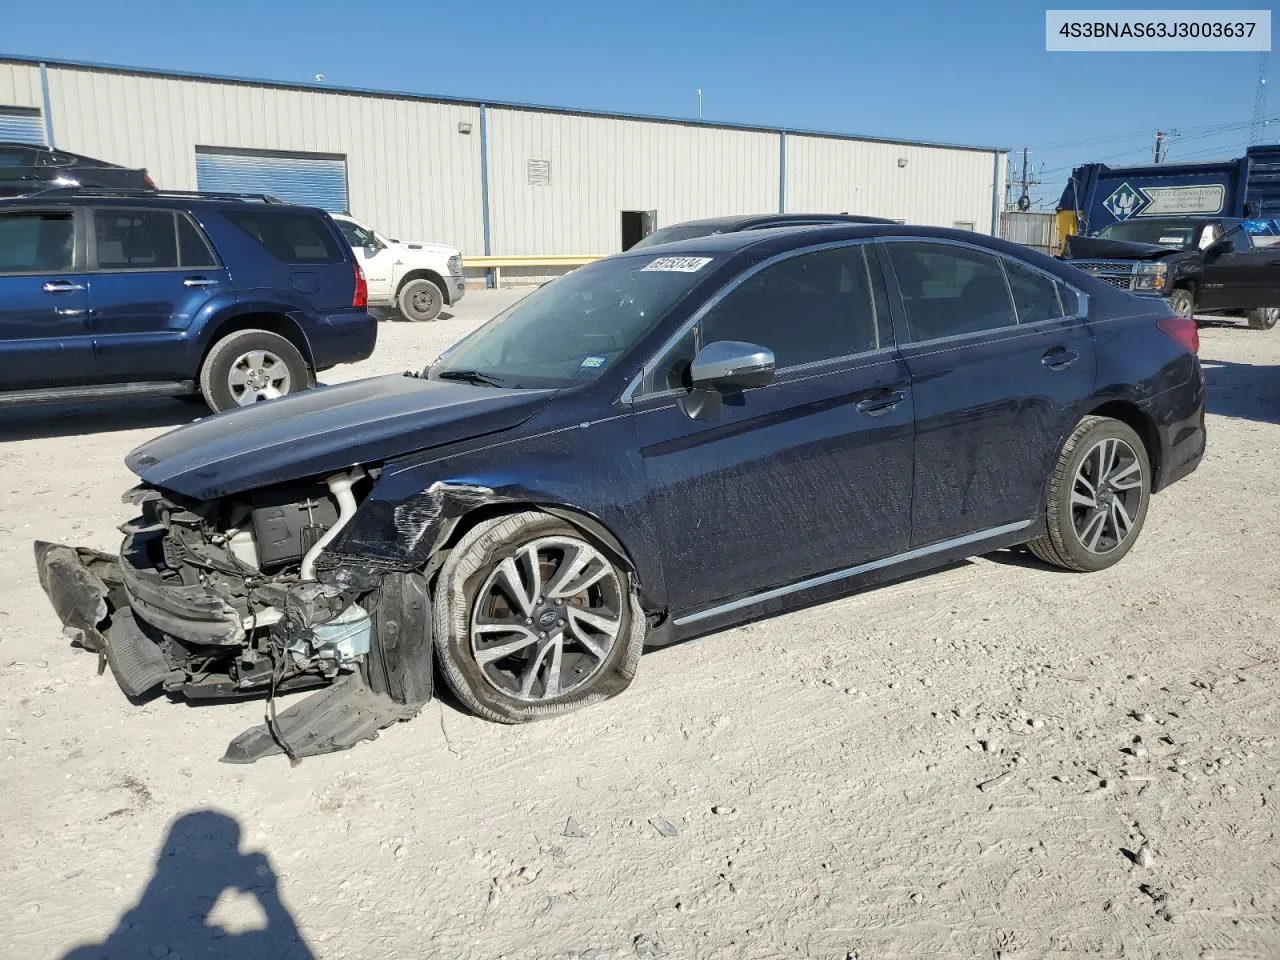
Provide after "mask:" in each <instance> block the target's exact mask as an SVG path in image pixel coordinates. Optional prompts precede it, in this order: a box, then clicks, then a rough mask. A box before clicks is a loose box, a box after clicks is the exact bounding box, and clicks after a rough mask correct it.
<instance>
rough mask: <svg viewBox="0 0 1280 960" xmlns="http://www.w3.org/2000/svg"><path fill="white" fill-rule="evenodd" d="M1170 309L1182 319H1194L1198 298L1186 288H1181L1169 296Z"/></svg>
mask: <svg viewBox="0 0 1280 960" xmlns="http://www.w3.org/2000/svg"><path fill="white" fill-rule="evenodd" d="M1169 309H1170V310H1172V311H1173V312H1174V313H1175V314H1177V315H1178V316H1180V317H1194V316H1195V313H1196V297H1195V294H1193V293H1192V292H1191V291H1190V290H1188V289H1187V288H1186V287H1179V288H1178V289H1177V290H1175V291H1173V293H1171V294H1169Z"/></svg>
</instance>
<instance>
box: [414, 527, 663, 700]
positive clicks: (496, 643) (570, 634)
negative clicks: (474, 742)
mask: <svg viewBox="0 0 1280 960" xmlns="http://www.w3.org/2000/svg"><path fill="white" fill-rule="evenodd" d="M579 545H580V546H582V547H585V548H586V549H587V551H588V552H589V553H588V554H581V553H577V552H576V551H577V550H578V548H579ZM570 551H575V552H572V553H571V552H570ZM557 554H558V559H557ZM588 555H589V556H590V562H589V563H587V565H586V566H585V567H583V568H582V571H581V572H580V573H577V574H574V575H573V576H572V579H571V580H570V581H569V583H568V584H565V586H568V587H573V586H575V585H577V584H579V583H583V582H586V581H590V583H589V585H588V586H586V587H585V588H584V589H583V590H581V591H579V592H575V593H573V594H570V593H568V592H567V591H566V592H565V593H564V594H562V598H556V597H555V596H554V588H555V587H556V579H555V577H556V574H557V573H558V572H559V571H560V570H562V569H564V564H565V563H572V562H573V558H581V557H582V556H588ZM532 556H537V557H538V558H539V560H540V563H539V568H540V570H539V577H538V580H537V581H536V582H535V581H533V580H532V578H531V577H530V576H529V570H530V566H531V564H530V562H529V561H530V558H531V557H532ZM507 561H510V563H509V564H508V563H507ZM504 569H505V570H506V571H508V573H509V574H510V573H511V572H512V571H514V576H515V577H516V579H517V581H518V583H517V584H516V588H517V589H518V591H519V592H520V594H522V595H524V598H525V602H527V603H528V605H529V609H525V608H524V606H523V604H521V603H520V602H517V600H516V596H517V594H516V592H515V591H514V590H510V589H507V588H506V587H505V585H504V584H505V583H509V581H505V579H504V575H503V570H504ZM601 571H603V573H601ZM597 574H600V575H599V576H598V577H597V576H596V575H597ZM549 588H550V589H549ZM539 599H542V601H543V602H538V600H539ZM572 608H577V609H578V610H580V611H583V613H584V614H591V615H593V616H595V617H596V618H598V620H599V622H608V623H609V624H610V625H611V626H612V629H613V636H612V640H609V638H608V632H607V629H601V628H600V627H596V626H591V625H589V624H588V625H585V626H584V621H583V620H581V619H579V618H577V617H576V616H575V615H574V614H572V613H568V612H567V611H568V610H569V609H572ZM434 611H435V613H434V616H435V621H434V628H435V629H434V640H435V648H436V657H437V659H438V660H439V663H440V668H441V669H440V672H441V674H442V675H443V676H444V679H445V682H446V683H448V684H449V687H450V689H452V690H453V692H454V693H455V694H456V695H457V696H458V699H460V700H461V701H462V702H463V703H465V704H466V705H467V706H468V707H469V708H470V709H471V710H472V711H474V712H475V713H476V714H477V715H478V716H481V717H484V718H485V719H488V720H495V721H497V722H499V723H526V722H528V721H530V720H539V719H542V718H545V717H553V716H558V715H560V714H563V713H568V712H570V711H572V710H577V709H579V708H581V707H585V706H588V705H589V704H592V703H598V702H599V701H602V700H608V699H610V698H611V697H616V696H617V695H618V694H620V693H622V692H623V691H624V690H626V688H627V687H628V686H629V685H630V684H631V680H632V678H633V677H634V676H635V673H636V667H637V666H638V665H639V661H640V651H641V649H642V648H643V646H644V636H645V631H646V622H645V617H644V612H643V611H642V610H641V609H640V603H639V601H638V599H637V598H636V591H635V589H634V587H633V585H632V583H631V578H630V577H629V576H628V575H627V571H626V570H624V569H622V568H620V567H618V566H617V565H616V564H614V563H613V562H612V561H611V560H610V559H609V558H608V556H607V555H605V554H604V553H603V552H601V551H598V550H596V549H595V547H594V546H593V545H592V544H591V543H590V541H588V540H587V539H586V538H584V537H583V535H582V532H581V531H580V530H578V529H577V528H576V527H573V526H571V525H569V524H567V523H565V522H564V521H563V520H560V519H559V518H557V517H552V516H550V515H548V514H545V513H541V512H538V511H536V510H529V511H525V512H523V513H517V514H510V515H507V516H503V517H496V518H494V519H492V520H487V521H484V522H483V523H480V524H478V525H477V526H476V527H475V528H474V529H472V530H470V531H469V532H468V533H467V534H466V535H465V536H464V537H463V538H462V539H461V541H459V543H458V545H457V546H456V547H454V549H453V550H452V551H451V552H450V554H449V557H448V559H447V560H446V561H445V563H444V565H443V567H442V568H441V570H440V576H439V578H438V580H437V582H436V589H435V598H434ZM562 612H563V616H561V614H562ZM521 614H528V615H527V616H524V617H523V618H522V616H521ZM539 620H542V621H543V626H545V627H546V628H547V629H540V628H539V622H538V621H539ZM477 624H478V625H481V626H488V627H490V628H491V629H490V630H488V631H477V632H476V633H475V634H474V636H473V629H472V628H473V626H475V625H477ZM557 637H559V638H561V639H560V641H559V642H558V643H557V642H556V640H557ZM581 637H585V638H586V639H587V643H584V642H582V640H581V639H579V638H581ZM557 647H559V658H558V659H557V650H556V648H557ZM592 647H594V652H593V651H592V650H591V648H592ZM498 648H503V649H506V650H509V651H511V652H510V655H508V656H501V655H498V656H491V657H490V658H488V660H487V662H482V659H481V657H480V656H479V655H480V654H483V653H484V652H485V650H494V649H498ZM553 670H556V671H557V673H556V676H557V677H559V679H560V682H559V683H557V684H555V685H554V686H552V680H551V675H552V671H553ZM557 691H558V692H557Z"/></svg>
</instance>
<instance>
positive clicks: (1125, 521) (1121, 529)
mask: <svg viewBox="0 0 1280 960" xmlns="http://www.w3.org/2000/svg"><path fill="white" fill-rule="evenodd" d="M1111 527H1112V529H1113V530H1114V531H1115V534H1116V545H1117V546H1118V545H1119V544H1120V541H1122V540H1123V539H1124V538H1125V537H1127V536H1129V531H1130V530H1132V529H1133V519H1132V518H1131V517H1130V516H1129V511H1128V510H1126V509H1125V508H1124V504H1123V503H1122V502H1121V501H1120V500H1119V498H1117V499H1115V500H1112V501H1111Z"/></svg>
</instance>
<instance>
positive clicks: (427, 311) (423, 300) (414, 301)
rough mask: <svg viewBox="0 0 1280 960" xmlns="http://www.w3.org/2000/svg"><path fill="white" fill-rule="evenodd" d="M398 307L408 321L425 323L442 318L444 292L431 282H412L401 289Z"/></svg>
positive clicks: (397, 300) (397, 299)
mask: <svg viewBox="0 0 1280 960" xmlns="http://www.w3.org/2000/svg"><path fill="white" fill-rule="evenodd" d="M396 306H397V307H398V308H399V310H400V315H401V316H402V317H404V318H405V319H406V320H413V321H417V322H423V323H425V322H427V321H429V320H434V319H435V318H436V317H438V316H440V311H441V310H443V309H444V291H443V290H441V289H440V288H439V287H438V286H436V285H435V283H434V282H432V281H431V280H410V281H409V282H408V283H406V284H405V285H404V286H403V287H401V288H400V295H399V296H398V297H397V298H396Z"/></svg>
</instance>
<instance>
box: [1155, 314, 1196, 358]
mask: <svg viewBox="0 0 1280 960" xmlns="http://www.w3.org/2000/svg"><path fill="white" fill-rule="evenodd" d="M1158 326H1159V327H1160V329H1161V330H1163V331H1164V332H1165V333H1167V334H1168V335H1169V336H1171V337H1173V339H1175V340H1177V341H1178V342H1179V343H1180V344H1182V345H1183V346H1184V347H1186V348H1187V349H1188V350H1190V351H1191V352H1192V353H1199V352H1200V329H1199V327H1197V326H1196V322H1195V321H1194V320H1192V319H1191V318H1190V317H1165V318H1164V319H1163V320H1161V321H1160V323H1159V324H1158Z"/></svg>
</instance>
